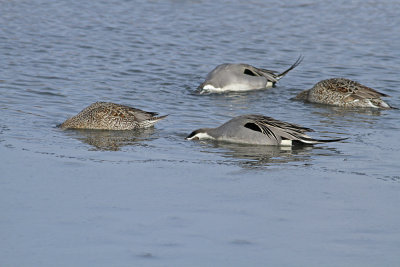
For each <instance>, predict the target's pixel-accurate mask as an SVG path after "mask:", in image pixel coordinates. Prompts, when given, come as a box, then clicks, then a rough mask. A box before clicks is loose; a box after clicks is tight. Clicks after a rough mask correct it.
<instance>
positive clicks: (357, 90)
mask: <svg viewBox="0 0 400 267" xmlns="http://www.w3.org/2000/svg"><path fill="white" fill-rule="evenodd" d="M325 86H326V88H327V89H329V90H335V91H338V92H341V93H344V94H348V95H349V96H351V97H353V98H358V99H375V98H380V97H388V95H386V94H384V93H381V92H378V91H376V90H374V89H372V88H370V87H367V86H365V85H363V84H361V83H359V82H356V81H352V80H349V79H344V78H333V79H329V80H327V82H326V84H325Z"/></svg>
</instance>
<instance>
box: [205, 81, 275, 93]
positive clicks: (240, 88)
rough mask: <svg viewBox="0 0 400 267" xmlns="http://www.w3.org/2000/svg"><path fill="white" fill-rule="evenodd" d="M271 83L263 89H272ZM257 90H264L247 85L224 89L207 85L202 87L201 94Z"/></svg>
mask: <svg viewBox="0 0 400 267" xmlns="http://www.w3.org/2000/svg"><path fill="white" fill-rule="evenodd" d="M272 85H273V84H272V82H268V83H267V85H266V86H265V88H269V87H272ZM257 89H264V88H250V87H249V86H248V85H247V84H240V83H235V84H230V85H227V86H225V87H222V88H221V87H214V86H212V85H211V84H207V85H205V86H204V87H203V90H202V91H203V92H209V93H221V92H228V91H230V92H243V91H250V90H257Z"/></svg>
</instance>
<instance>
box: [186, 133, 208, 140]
mask: <svg viewBox="0 0 400 267" xmlns="http://www.w3.org/2000/svg"><path fill="white" fill-rule="evenodd" d="M203 139H215V138H214V137H212V136H211V135H209V134H208V133H197V134H195V135H193V136H192V137H190V138H187V140H203Z"/></svg>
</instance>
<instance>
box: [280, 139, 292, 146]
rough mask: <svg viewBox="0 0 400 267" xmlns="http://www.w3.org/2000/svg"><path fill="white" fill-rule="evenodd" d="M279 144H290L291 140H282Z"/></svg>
mask: <svg viewBox="0 0 400 267" xmlns="http://www.w3.org/2000/svg"><path fill="white" fill-rule="evenodd" d="M281 146H292V140H282V141H281Z"/></svg>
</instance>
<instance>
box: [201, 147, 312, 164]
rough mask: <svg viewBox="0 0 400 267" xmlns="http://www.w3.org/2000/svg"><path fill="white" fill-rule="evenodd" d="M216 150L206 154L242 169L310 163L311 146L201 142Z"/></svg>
mask: <svg viewBox="0 0 400 267" xmlns="http://www.w3.org/2000/svg"><path fill="white" fill-rule="evenodd" d="M202 144H203V145H206V146H211V147H213V148H216V149H217V150H210V149H207V153H216V154H219V155H221V156H222V157H224V158H226V159H227V160H226V162H233V163H234V164H238V165H239V166H241V167H243V168H258V167H265V166H269V165H271V164H277V163H289V162H307V161H311V153H310V152H311V151H312V150H313V148H314V147H313V146H307V145H299V146H292V147H285V146H256V145H247V144H236V143H227V142H208V143H205V142H202Z"/></svg>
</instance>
